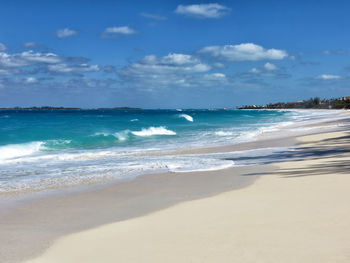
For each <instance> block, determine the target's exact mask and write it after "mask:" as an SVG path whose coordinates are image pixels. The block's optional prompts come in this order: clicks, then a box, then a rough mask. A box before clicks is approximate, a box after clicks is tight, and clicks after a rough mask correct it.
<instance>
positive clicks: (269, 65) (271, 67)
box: [264, 62, 278, 71]
mask: <svg viewBox="0 0 350 263" xmlns="http://www.w3.org/2000/svg"><path fill="white" fill-rule="evenodd" d="M264 69H266V70H268V71H274V70H277V69H278V67H277V66H276V65H274V64H272V63H269V62H267V63H265V65H264Z"/></svg>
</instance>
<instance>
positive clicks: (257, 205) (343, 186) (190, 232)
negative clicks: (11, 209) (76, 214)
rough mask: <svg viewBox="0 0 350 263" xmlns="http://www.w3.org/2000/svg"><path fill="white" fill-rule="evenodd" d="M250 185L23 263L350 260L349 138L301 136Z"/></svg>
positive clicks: (67, 242) (103, 229)
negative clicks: (286, 157)
mask: <svg viewBox="0 0 350 263" xmlns="http://www.w3.org/2000/svg"><path fill="white" fill-rule="evenodd" d="M300 140H301V141H302V142H303V143H304V144H303V145H302V148H301V149H300V150H299V151H296V152H295V154H297V155H298V157H299V158H300V160H297V161H291V162H285V163H279V164H277V165H278V167H279V169H278V170H277V171H275V172H269V173H267V174H265V175H263V176H261V177H260V178H259V179H258V180H256V181H255V182H254V183H253V184H252V185H250V186H248V187H245V188H242V189H238V190H233V191H228V192H225V193H221V194H218V195H215V196H211V197H207V198H203V199H198V200H192V201H186V202H182V203H179V204H176V205H174V206H171V207H168V208H166V209H164V210H160V211H156V212H153V213H151V214H147V215H144V216H141V217H136V218H132V219H128V220H124V221H120V222H115V223H111V224H107V225H103V226H100V227H97V228H94V229H90V230H86V231H82V232H79V233H74V234H70V235H67V236H64V237H62V238H60V239H58V240H57V241H56V242H55V243H54V244H53V245H52V246H51V247H50V248H49V249H48V250H47V251H46V252H45V253H44V254H42V255H41V256H39V257H37V258H35V259H33V260H30V261H26V262H31V263H41V262H50V263H56V262H60V263H61V262H65V263H69V262H74V263H79V262H84V263H89V262H113V263H114V262H123V263H127V262H152V263H156V262H162V263H163V262H177V263H178V262H201V263H202V262H243V263H246V262H254V263H256V262H278V263H281V262H284V263H285V262H298V263H300V262H308V263H310V262H317V263H321V262H327V263H329V262H332V263H336V262H350V208H349V204H350V191H349V186H350V154H349V151H350V134H349V132H333V133H326V134H320V135H311V136H306V137H302V138H300Z"/></svg>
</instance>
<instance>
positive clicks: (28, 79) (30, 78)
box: [25, 77, 38, 83]
mask: <svg viewBox="0 0 350 263" xmlns="http://www.w3.org/2000/svg"><path fill="white" fill-rule="evenodd" d="M25 81H26V82H27V83H35V82H37V81H38V80H37V79H36V78H34V77H28V78H26V80H25Z"/></svg>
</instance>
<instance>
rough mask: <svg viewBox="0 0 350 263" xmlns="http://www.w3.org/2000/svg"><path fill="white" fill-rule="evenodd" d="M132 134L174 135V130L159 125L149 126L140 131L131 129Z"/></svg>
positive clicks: (143, 135)
mask: <svg viewBox="0 0 350 263" xmlns="http://www.w3.org/2000/svg"><path fill="white" fill-rule="evenodd" d="M131 133H132V134H133V135H136V136H141V137H145V136H153V135H176V132H174V131H172V130H168V129H166V128H165V127H164V126H160V127H149V128H147V129H145V128H144V129H142V130H141V131H132V132H131Z"/></svg>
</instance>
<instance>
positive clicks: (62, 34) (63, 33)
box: [56, 28, 78, 38]
mask: <svg viewBox="0 0 350 263" xmlns="http://www.w3.org/2000/svg"><path fill="white" fill-rule="evenodd" d="M76 34H78V32H77V31H75V30H73V29H69V28H64V29H59V30H57V31H56V36H57V37H59V38H66V37H71V36H74V35H76Z"/></svg>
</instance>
